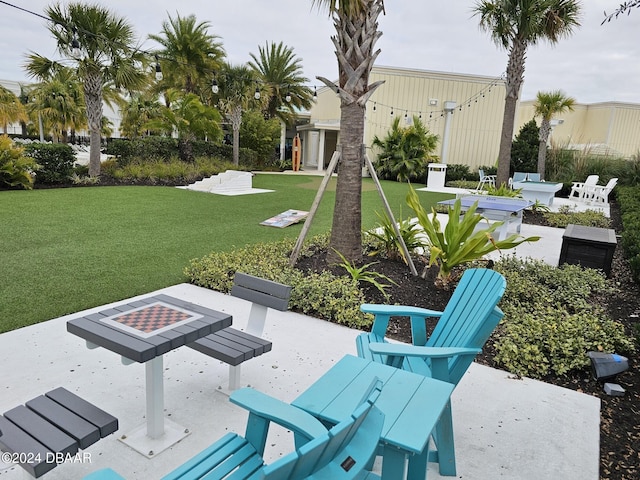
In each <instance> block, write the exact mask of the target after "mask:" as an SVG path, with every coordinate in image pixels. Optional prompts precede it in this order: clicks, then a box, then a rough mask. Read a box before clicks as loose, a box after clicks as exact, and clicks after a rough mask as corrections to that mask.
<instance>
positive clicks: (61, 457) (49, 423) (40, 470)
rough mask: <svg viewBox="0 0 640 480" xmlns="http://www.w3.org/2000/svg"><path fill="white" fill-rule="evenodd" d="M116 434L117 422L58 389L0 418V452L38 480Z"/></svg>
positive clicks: (88, 404) (101, 411)
mask: <svg viewBox="0 0 640 480" xmlns="http://www.w3.org/2000/svg"><path fill="white" fill-rule="evenodd" d="M116 430H118V419H117V418H115V417H113V416H111V415H109V414H108V413H107V412H105V411H104V410H101V409H99V408H98V407H96V406H95V405H93V404H92V403H89V402H87V401H86V400H84V399H82V398H80V397H78V396H77V395H75V394H73V393H71V392H70V391H68V390H66V389H64V388H62V387H60V388H56V389H55V390H51V391H50V392H47V393H45V394H44V395H40V396H38V397H36V398H34V399H32V400H29V401H28V402H27V403H26V404H25V405H20V406H18V407H15V408H12V409H11V410H9V411H7V412H5V413H4V414H3V415H1V416H0V449H1V450H2V451H4V452H7V453H9V454H12V455H11V456H12V458H13V459H14V460H16V462H15V463H18V464H19V465H20V466H21V467H22V468H24V469H25V470H26V471H27V472H28V473H29V474H30V475H31V476H32V477H35V478H38V477H40V476H42V475H44V474H45V473H47V472H48V471H50V470H52V469H53V468H55V467H56V466H57V465H58V464H59V463H63V462H65V460H68V459H69V458H77V457H76V456H77V455H80V454H78V450H79V449H85V448H87V447H88V446H89V445H93V444H94V443H96V442H97V441H98V440H100V439H101V438H104V437H106V436H107V435H110V434H112V433H113V432H115V431H116Z"/></svg>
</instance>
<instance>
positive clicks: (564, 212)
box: [542, 205, 611, 228]
mask: <svg viewBox="0 0 640 480" xmlns="http://www.w3.org/2000/svg"><path fill="white" fill-rule="evenodd" d="M542 215H543V216H544V218H545V220H546V221H547V222H549V226H551V227H556V228H566V227H567V225H569V224H570V223H573V224H574V225H584V226H585V227H598V228H610V227H611V220H609V219H608V218H607V217H605V216H604V214H603V213H602V212H600V211H598V210H591V209H588V210H585V211H584V212H576V211H574V210H573V209H572V208H571V207H570V206H569V205H563V206H561V207H560V208H559V209H558V211H557V212H543V213H542Z"/></svg>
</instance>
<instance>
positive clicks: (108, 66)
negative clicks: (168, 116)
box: [45, 3, 148, 177]
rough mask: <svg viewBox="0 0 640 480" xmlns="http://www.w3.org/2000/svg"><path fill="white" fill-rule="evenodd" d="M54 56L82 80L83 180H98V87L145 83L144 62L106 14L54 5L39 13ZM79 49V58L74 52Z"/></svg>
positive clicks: (127, 33) (95, 8)
mask: <svg viewBox="0 0 640 480" xmlns="http://www.w3.org/2000/svg"><path fill="white" fill-rule="evenodd" d="M45 13H46V14H47V16H48V17H49V18H50V19H51V22H50V24H49V31H50V32H51V33H52V35H53V36H54V38H55V39H56V42H57V48H58V51H59V52H60V54H62V55H63V56H65V57H67V58H71V59H73V61H74V62H75V63H76V66H77V71H78V76H79V77H80V78H81V79H82V82H83V89H84V101H85V106H86V113H87V123H88V126H89V135H90V137H89V138H90V153H89V175H90V176H92V177H95V176H98V175H100V138H101V135H100V132H101V128H102V102H103V100H104V87H105V85H107V84H109V85H112V86H113V88H115V89H120V88H123V89H126V90H134V89H136V88H139V87H141V86H142V85H144V83H145V82H146V79H145V74H144V72H143V71H142V69H141V68H140V67H141V66H142V65H144V64H145V62H146V61H147V60H148V59H146V58H145V56H144V53H143V52H141V51H140V50H138V49H137V48H136V47H135V45H134V41H135V39H134V32H133V28H132V27H131V25H130V24H129V23H128V22H127V21H126V20H125V19H124V18H120V17H118V16H116V15H115V14H114V13H112V12H111V11H109V10H108V9H106V8H104V7H102V6H99V5H91V4H86V3H69V4H67V5H65V6H62V5H60V4H56V5H54V6H51V7H48V8H47V9H46V10H45ZM78 47H79V50H80V52H79V53H80V54H79V55H77V54H76V52H75V50H77V49H78Z"/></svg>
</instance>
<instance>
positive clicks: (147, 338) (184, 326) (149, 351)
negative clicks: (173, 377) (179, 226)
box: [67, 294, 231, 363]
mask: <svg viewBox="0 0 640 480" xmlns="http://www.w3.org/2000/svg"><path fill="white" fill-rule="evenodd" d="M230 325H231V316H230V315H229V314H226V313H223V312H219V311H216V310H212V309H209V308H205V307H202V306H200V305H196V304H192V303H189V302H186V301H183V300H180V299H177V298H173V297H170V296H168V295H163V294H159V295H155V296H153V297H147V298H143V299H141V300H135V301H130V302H128V303H123V304H120V305H116V306H114V307H111V308H106V309H105V310H102V311H99V312H96V313H92V314H88V315H85V316H84V317H80V318H76V319H73V320H69V321H68V322H67V331H68V332H70V333H73V334H74V335H78V336H79V337H81V338H84V339H85V340H87V341H88V342H90V343H91V344H93V345H98V346H101V347H104V348H107V349H108V350H111V351H113V352H116V353H119V354H120V355H122V356H123V357H126V358H128V359H130V360H133V361H136V362H141V363H144V362H147V361H149V360H151V359H152V358H155V357H157V356H159V355H163V354H164V353H167V352H168V351H170V350H173V349H174V348H178V347H180V346H182V345H185V344H189V343H191V342H194V341H196V340H198V339H199V338H202V337H204V336H206V335H209V334H210V333H214V332H216V331H218V330H220V329H222V328H226V327H228V326H230Z"/></svg>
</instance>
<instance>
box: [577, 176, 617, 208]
mask: <svg viewBox="0 0 640 480" xmlns="http://www.w3.org/2000/svg"><path fill="white" fill-rule="evenodd" d="M617 183H618V179H617V178H612V179H611V180H609V181H608V182H607V184H606V185H592V186H588V187H586V192H585V200H586V201H587V202H588V203H591V204H595V205H606V204H608V203H609V194H610V193H611V191H612V190H613V187H615V186H616V184H617Z"/></svg>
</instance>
